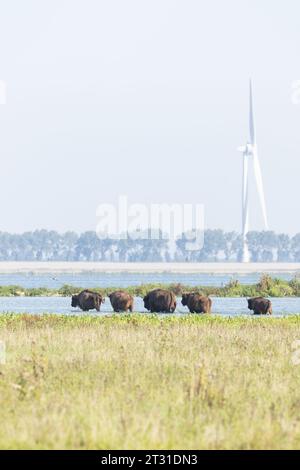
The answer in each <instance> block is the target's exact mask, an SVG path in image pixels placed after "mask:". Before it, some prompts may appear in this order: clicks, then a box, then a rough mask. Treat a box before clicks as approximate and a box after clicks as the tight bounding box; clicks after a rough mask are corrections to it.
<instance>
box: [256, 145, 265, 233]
mask: <svg viewBox="0 0 300 470" xmlns="http://www.w3.org/2000/svg"><path fill="white" fill-rule="evenodd" d="M253 166H254V175H255V180H256V186H257V191H258V196H259V200H260V205H261V210H262V214H263V219H264V224H265V229H266V230H268V219H267V210H266V202H265V194H264V187H263V181H262V175H261V169H260V164H259V160H258V156H257V150H256V148H253Z"/></svg>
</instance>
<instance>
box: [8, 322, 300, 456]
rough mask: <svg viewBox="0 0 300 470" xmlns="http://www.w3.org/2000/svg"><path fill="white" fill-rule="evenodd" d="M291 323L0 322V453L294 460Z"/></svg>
mask: <svg viewBox="0 0 300 470" xmlns="http://www.w3.org/2000/svg"><path fill="white" fill-rule="evenodd" d="M298 339H300V318H299V317H296V316H295V317H289V318H281V319H279V318H249V317H248V318H234V319H232V318H220V317H218V318H216V317H209V316H207V317H206V316H203V315H202V316H201V315H198V316H196V315H187V316H186V317H181V318H178V317H166V318H160V317H157V316H151V315H144V316H142V315H131V316H129V315H121V316H113V317H102V318H99V317H98V318H97V317H94V316H93V317H92V316H88V315H83V316H81V317H78V316H77V317H75V316H74V317H63V316H56V315H53V316H50V315H44V316H30V315H14V314H11V315H9V314H7V315H1V316H0V340H1V341H2V342H4V343H2V344H5V345H6V363H5V364H2V365H0V396H1V408H0V422H1V426H0V448H2V449H11V448H18V449H20V448H22V449H24V448H25V449H28V448H33V449H54V448H59V449H136V448H142V449H150V448H151V449H179V448H182V449H279V448H284V449H286V448H300V365H298V366H297V365H294V364H293V361H292V357H293V355H294V357H296V355H295V352H294V351H293V342H294V341H295V340H298Z"/></svg>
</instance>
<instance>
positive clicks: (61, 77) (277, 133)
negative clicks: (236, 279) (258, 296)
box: [0, 0, 300, 233]
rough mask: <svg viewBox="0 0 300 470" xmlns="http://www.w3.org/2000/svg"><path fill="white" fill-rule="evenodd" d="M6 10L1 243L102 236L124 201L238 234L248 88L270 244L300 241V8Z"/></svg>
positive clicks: (99, 3)
mask: <svg viewBox="0 0 300 470" xmlns="http://www.w3.org/2000/svg"><path fill="white" fill-rule="evenodd" d="M0 6H1V10H0V12H1V13H0V79H1V80H5V81H6V83H7V104H6V105H2V106H0V157H1V185H0V196H1V201H2V204H1V219H0V230H1V231H16V232H21V231H25V230H32V229H35V228H48V229H56V230H59V231H65V230H76V231H83V230H88V229H94V228H95V227H96V216H95V212H96V208H97V206H98V204H100V203H101V202H116V201H117V198H118V195H119V194H126V195H128V198H129V202H133V203H137V202H138V203H143V202H147V203H149V202H153V203H160V202H166V203H172V202H185V203H203V204H204V205H205V221H206V226H207V227H208V228H217V227H218V228H219V227H220V228H223V229H226V230H232V229H235V230H239V229H240V225H241V220H240V219H241V171H242V157H241V155H240V154H239V153H238V152H237V147H238V146H239V145H242V144H244V143H245V142H246V139H247V133H248V122H247V121H248V79H249V76H252V79H253V84H254V100H255V112H256V127H257V140H258V151H259V158H260V161H261V166H262V171H263V179H264V185H265V193H266V202H267V210H268V216H269V224H270V228H271V229H273V230H275V231H282V232H290V233H294V232H297V231H300V217H299V203H300V104H299V105H296V104H293V102H292V98H291V95H292V83H293V82H294V81H295V80H300V3H299V1H298V0H287V1H285V2H282V1H279V0H275V1H274V0H273V1H271V0H251V1H250V0H249V1H246V0H226V1H224V0H206V1H203V0H202V1H201V0H109V1H108V0H51V1H50V0H44V1H43V2H41V1H38V0H26V2H24V1H21V0H11V1H10V2H5V1H4V0H0ZM252 186H253V184H252ZM252 202H253V204H252V211H251V228H261V217H260V214H259V210H258V209H259V207H258V205H257V204H256V202H257V201H256V200H253V201H252Z"/></svg>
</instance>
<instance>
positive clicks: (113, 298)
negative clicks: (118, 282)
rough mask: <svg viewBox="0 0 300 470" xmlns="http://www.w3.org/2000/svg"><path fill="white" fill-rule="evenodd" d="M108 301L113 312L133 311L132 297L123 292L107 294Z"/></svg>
mask: <svg viewBox="0 0 300 470" xmlns="http://www.w3.org/2000/svg"><path fill="white" fill-rule="evenodd" d="M108 297H109V300H110V303H111V306H112V308H113V309H114V312H127V311H128V310H129V311H130V312H132V310H133V297H132V295H130V294H128V293H127V292H124V291H121V290H120V291H116V292H112V294H109V296H108Z"/></svg>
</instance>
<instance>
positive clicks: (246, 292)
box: [0, 275, 300, 297]
mask: <svg viewBox="0 0 300 470" xmlns="http://www.w3.org/2000/svg"><path fill="white" fill-rule="evenodd" d="M88 287H89V286H83V287H75V286H71V285H64V286H62V287H61V288H59V289H50V288H46V287H39V288H24V287H21V286H0V296H2V297H3V296H9V297H10V296H26V297H28V296H31V297H36V296H71V295H73V294H76V293H78V292H80V291H81V290H83V289H86V288H88ZM158 287H160V288H163V289H169V290H171V291H172V292H174V293H175V294H176V295H178V296H180V295H181V294H182V293H183V292H191V291H198V292H202V293H203V294H204V295H212V296H217V297H255V296H258V295H263V296H267V297H300V279H299V278H294V279H292V280H290V281H285V280H282V279H277V278H272V277H270V276H268V275H263V276H262V277H261V279H260V281H259V282H258V283H257V284H251V285H245V284H240V283H239V282H238V281H235V280H233V281H230V282H229V283H228V284H226V285H225V286H222V287H215V286H201V285H199V286H189V285H184V284H180V283H178V284H141V285H138V286H130V287H126V289H125V290H126V291H127V292H129V293H130V294H132V295H134V296H138V297H144V296H145V295H146V293H147V292H149V291H150V290H152V289H155V288H158ZM119 289H121V290H123V289H124V288H121V287H106V288H101V287H96V288H94V287H93V288H92V290H94V291H97V292H99V293H100V294H102V295H104V296H107V295H108V294H109V293H110V292H112V291H115V290H119Z"/></svg>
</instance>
